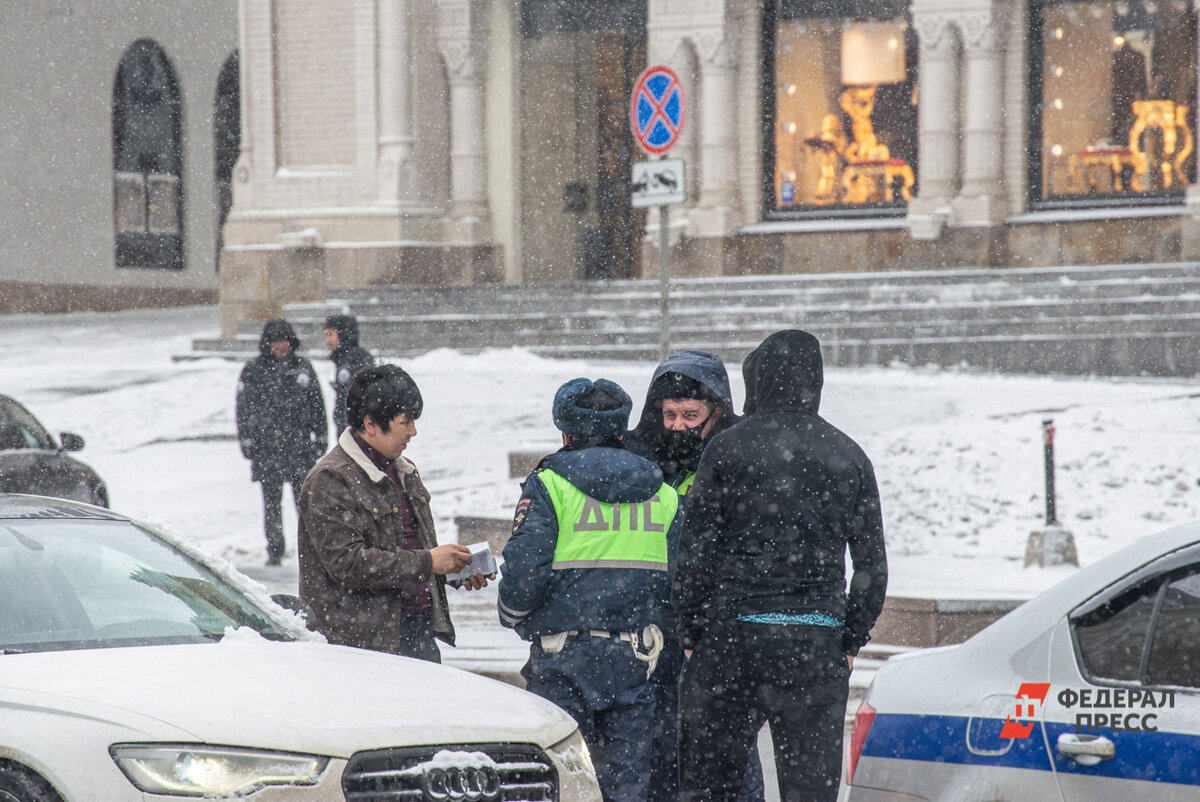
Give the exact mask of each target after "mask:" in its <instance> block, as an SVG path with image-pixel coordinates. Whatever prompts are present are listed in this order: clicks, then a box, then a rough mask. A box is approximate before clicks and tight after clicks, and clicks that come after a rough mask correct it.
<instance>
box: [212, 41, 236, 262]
mask: <svg viewBox="0 0 1200 802" xmlns="http://www.w3.org/2000/svg"><path fill="white" fill-rule="evenodd" d="M238 76H239V71H238V52H237V51H236V50H235V51H233V53H232V54H231V55H230V56H229V58H227V59H226V60H225V64H224V65H223V66H222V67H221V74H220V76H219V77H218V78H217V92H216V96H215V97H214V98H213V178H214V179H215V181H216V193H217V260H216V261H217V263H218V264H220V254H221V246H222V243H223V242H224V238H223V228H224V225H225V218H226V217H227V216H228V215H229V209H230V208H231V207H232V206H233V167H234V165H235V164H236V163H237V159H238V154H239V153H240V152H241V145H242V121H241V113H240V105H239V100H238V98H239V97H240V94H239V89H238V86H239V83H238Z"/></svg>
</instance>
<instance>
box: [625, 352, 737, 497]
mask: <svg viewBox="0 0 1200 802" xmlns="http://www.w3.org/2000/svg"><path fill="white" fill-rule="evenodd" d="M670 373H681V374H683V375H684V376H687V377H688V378H691V379H695V380H696V381H698V382H700V383H701V384H703V385H704V386H705V387H707V388H708V389H709V390H710V391H711V393H712V398H711V399H707V400H711V401H714V402H715V403H716V404H717V405H718V406H719V407H720V408H721V417H720V418H718V419H717V422H716V423H714V424H713V429H712V431H711V432H710V433H709V435H708V439H710V440H711V439H712V437H713V436H715V435H717V434H719V433H721V432H723V431H725V430H726V429H728V428H729V427H730V426H732V425H733V424H735V423H737V420H738V418H737V415H735V414H734V411H733V396H732V394H731V393H730V391H729V374H728V372H727V371H726V370H725V364H724V363H723V362H721V359H720V357H718V356H716V355H715V354H710V353H709V352H707V351H680V352H679V353H677V354H671V355H670V356H669V357H667V358H666V359H665V360H664V361H663V362H662V364H660V365H659V366H658V367H657V368H655V369H654V375H653V376H652V377H651V379H650V388H649V389H648V390H647V391H646V403H645V405H643V406H642V416H641V418H640V419H639V420H638V424H637V426H635V427H634V428H633V429H631V430H630V431H629V433H628V434H627V435H626V436H625V448H626V449H628V450H629V451H632V452H633V453H634V454H638V455H639V456H643V457H645V458H646V459H648V460H650V461H651V462H654V463H655V464H657V465H658V467H659V468H660V469H662V472H663V478H664V479H665V480H666V482H667V484H669V485H671V486H672V487H676V486H678V485H679V483H680V482H681V481H682V480H683V479H684V478H685V477H686V476H687V475H688V474H689V473H691V472H693V471H695V470H696V467H697V466H698V465H699V464H700V456H701V454H702V453H703V449H699V450H697V451H696V452H695V453H694V454H692V455H691V456H690V457H688V458H686V459H684V460H683V461H682V462H677V461H675V460H674V459H672V458H671V456H670V455H669V454H668V453H667V447H666V441H665V439H664V435H665V432H666V429H664V428H663V422H662V396H661V395H660V394H659V392H658V390H657V385H658V384H660V383H661V382H662V381H663V380H664V377H665V376H667V374H670ZM705 442H707V441H705Z"/></svg>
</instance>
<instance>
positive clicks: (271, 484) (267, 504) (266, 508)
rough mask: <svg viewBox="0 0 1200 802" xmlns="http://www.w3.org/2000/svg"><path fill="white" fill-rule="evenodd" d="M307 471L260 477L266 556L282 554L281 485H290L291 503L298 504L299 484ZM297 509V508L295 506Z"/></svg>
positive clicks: (302, 481)
mask: <svg viewBox="0 0 1200 802" xmlns="http://www.w3.org/2000/svg"><path fill="white" fill-rule="evenodd" d="M307 475H308V471H304V472H302V473H299V474H297V475H295V476H284V475H283V474H277V473H273V474H268V475H267V476H264V477H263V478H262V481H261V482H260V484H261V485H262V497H263V529H264V530H265V531H266V535H267V556H268V557H270V558H272V559H278V558H280V557H282V556H283V547H284V540H283V508H282V506H281V505H282V504H283V485H284V483H285V482H286V483H287V484H290V485H291V486H292V503H294V504H299V499H300V486H301V485H303V484H304V477H305V476H307ZM297 509H298V508H297Z"/></svg>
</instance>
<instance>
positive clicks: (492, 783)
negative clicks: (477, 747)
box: [421, 766, 500, 802]
mask: <svg viewBox="0 0 1200 802" xmlns="http://www.w3.org/2000/svg"><path fill="white" fill-rule="evenodd" d="M421 792H422V793H424V794H425V798H426V799H428V800H432V802H443V800H446V801H447V802H495V800H498V799H500V773H499V772H498V771H496V769H495V768H494V767H492V766H448V767H436V768H433V767H431V768H427V769H425V770H424V771H423V772H422V773H421Z"/></svg>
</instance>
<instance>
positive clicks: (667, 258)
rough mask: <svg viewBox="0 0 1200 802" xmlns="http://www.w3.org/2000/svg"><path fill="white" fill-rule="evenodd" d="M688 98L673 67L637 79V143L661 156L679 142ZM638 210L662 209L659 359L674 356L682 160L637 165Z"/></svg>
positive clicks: (634, 191)
mask: <svg viewBox="0 0 1200 802" xmlns="http://www.w3.org/2000/svg"><path fill="white" fill-rule="evenodd" d="M686 110H687V99H686V97H685V95H684V92H683V84H682V83H681V82H680V80H679V76H678V75H676V74H675V72H674V70H672V69H671V68H670V67H664V66H662V65H658V66H654V67H649V68H648V69H647V70H646V71H645V72H643V73H642V74H641V77H639V78H638V80H637V83H636V84H634V87H633V96H632V97H631V98H630V100H629V125H630V128H632V129H633V138H634V139H636V140H637V143H638V144H639V145H641V147H642V149H643V150H645V151H646V152H647V153H649V154H651V155H653V156H662V155H663V154H665V153H666V152H667V151H668V150H670V149H671V146H672V145H674V144H675V143H676V142H677V141H679V133H680V131H682V130H683V119H684V114H685V112H686ZM630 193H631V196H632V197H631V201H632V203H633V206H634V207H635V208H642V207H646V206H656V205H657V206H658V220H659V229H658V280H659V310H658V350H659V359H660V360H663V359H666V358H667V356H668V355H669V354H670V353H671V317H670V312H671V300H670V298H671V213H670V204H672V203H683V201H684V186H683V159H666V158H663V159H659V160H658V161H650V162H638V163H637V164H634V165H633V171H632V176H631V181H630Z"/></svg>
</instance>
